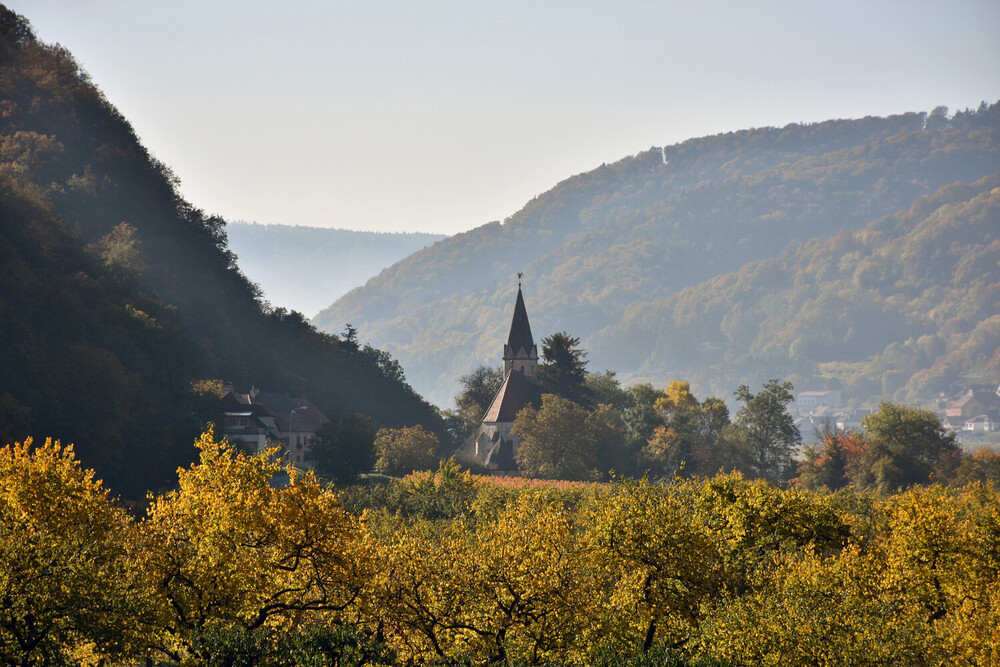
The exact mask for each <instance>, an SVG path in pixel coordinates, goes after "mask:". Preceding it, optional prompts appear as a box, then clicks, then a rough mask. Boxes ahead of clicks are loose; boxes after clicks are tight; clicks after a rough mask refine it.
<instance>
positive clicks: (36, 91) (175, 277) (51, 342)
mask: <svg viewBox="0 0 1000 667" xmlns="http://www.w3.org/2000/svg"><path fill="white" fill-rule="evenodd" d="M176 186H177V180H176V178H175V177H174V176H173V174H172V173H171V172H170V170H169V169H168V168H167V167H165V166H164V165H163V164H161V163H159V162H157V161H156V160H155V159H153V158H152V157H151V156H150V155H149V153H148V152H147V150H146V149H145V147H143V146H142V144H141V143H140V142H139V141H138V139H137V137H136V136H135V133H134V132H133V130H132V128H131V126H130V125H129V124H128V122H127V121H126V120H125V119H124V118H122V117H121V115H120V114H119V113H118V112H117V111H116V110H115V108H114V107H113V106H112V105H111V104H110V102H109V101H108V100H107V99H105V98H104V96H103V95H102V94H101V93H100V91H98V90H97V89H96V88H95V87H94V86H93V85H92V84H91V82H90V80H89V78H88V77H87V75H86V74H85V73H84V72H83V71H81V69H80V68H79V66H78V65H77V63H76V62H75V61H74V60H73V58H72V56H71V55H70V54H69V53H68V52H67V51H66V50H65V49H63V48H61V47H59V46H47V45H43V44H40V43H39V42H38V41H37V40H36V39H35V37H34V35H33V33H32V30H31V27H30V25H29V24H28V22H27V21H25V20H24V19H23V18H21V17H20V16H18V15H16V14H14V13H13V12H10V11H8V10H7V9H6V8H4V7H3V6H0V272H2V275H3V280H0V350H2V353H0V354H2V362H0V441H2V442H10V441H13V440H22V439H24V438H25V437H28V436H34V437H36V438H39V439H43V438H45V437H47V436H52V437H55V438H59V439H61V440H62V441H63V442H72V443H75V445H76V451H77V453H78V455H79V456H80V458H81V459H82V460H83V462H84V465H86V466H87V467H91V468H95V469H96V470H97V472H98V474H99V475H100V476H101V477H103V478H104V479H105V481H106V482H108V483H110V485H111V486H112V488H114V489H115V490H116V491H119V492H122V493H126V494H128V495H130V496H132V497H142V496H143V495H144V493H145V490H146V489H147V488H150V487H151V486H160V485H163V484H168V483H170V480H171V478H172V477H173V475H174V473H175V471H176V469H177V466H179V465H182V464H187V463H189V462H190V461H191V458H192V456H193V455H194V449H193V447H192V441H193V438H194V436H195V435H196V434H197V433H198V431H199V430H200V429H201V428H203V427H204V424H205V421H206V420H207V419H209V418H212V417H215V416H216V414H217V413H216V408H217V403H218V400H217V398H215V397H213V396H211V395H207V394H205V393H202V392H200V391H198V390H197V389H196V388H195V387H193V386H192V382H195V381H198V380H201V379H222V380H229V381H233V382H236V383H237V384H238V386H241V387H243V388H245V389H249V388H250V387H251V386H253V385H256V386H257V387H259V388H264V389H266V390H269V391H273V392H285V391H287V392H289V393H291V394H292V395H293V396H306V397H308V398H309V399H311V400H312V402H313V403H315V404H316V405H318V406H319V407H320V408H321V409H322V410H323V411H324V412H325V413H326V414H327V415H328V416H330V417H335V416H337V415H341V414H347V413H352V412H363V413H366V414H369V415H371V416H372V417H373V418H374V420H375V422H376V424H381V425H386V426H400V425H404V424H415V423H422V424H424V425H426V426H429V427H430V428H434V429H440V428H441V422H440V418H439V417H438V415H437V413H436V411H435V410H434V409H433V408H432V406H430V405H428V404H427V403H426V402H424V401H423V400H422V399H421V398H420V397H419V396H417V395H416V394H415V393H414V392H413V390H412V389H411V388H410V387H409V386H408V385H406V384H405V382H403V381H402V378H401V373H400V369H399V367H398V365H397V364H395V363H394V362H393V360H392V359H390V358H389V357H388V356H387V355H385V354H384V353H383V352H380V351H378V350H374V349H372V348H370V347H368V348H366V347H361V348H359V346H358V345H357V343H356V342H354V341H341V340H339V339H337V338H336V337H334V336H330V335H327V334H323V333H320V332H318V331H317V330H316V329H315V328H314V327H313V326H312V325H310V324H309V323H308V322H307V321H305V320H304V319H303V318H302V317H301V316H299V315H297V314H295V313H289V312H288V311H287V310H285V309H281V308H272V307H270V306H269V305H268V304H266V303H265V302H264V300H263V299H262V297H261V295H260V293H259V291H258V290H257V288H256V287H255V286H254V285H253V284H252V283H251V282H250V281H249V280H248V279H247V278H246V277H245V276H244V275H243V273H242V272H241V271H240V269H239V267H238V266H237V264H236V257H235V255H234V254H233V253H232V252H231V251H230V250H229V248H228V247H227V241H226V225H225V221H223V220H221V219H220V218H217V217H211V216H206V215H205V214H204V213H203V212H202V211H200V210H198V209H195V208H193V207H192V206H191V205H190V204H188V203H187V202H185V201H184V200H183V199H182V198H181V197H180V196H179V195H178V192H177V187H176ZM123 223H124V224H123Z"/></svg>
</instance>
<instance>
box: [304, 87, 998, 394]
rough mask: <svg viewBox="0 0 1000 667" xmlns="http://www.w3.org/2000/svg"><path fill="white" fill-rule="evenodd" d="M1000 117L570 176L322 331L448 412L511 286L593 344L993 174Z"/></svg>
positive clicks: (891, 121) (755, 146) (371, 292)
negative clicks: (369, 349)
mask: <svg viewBox="0 0 1000 667" xmlns="http://www.w3.org/2000/svg"><path fill="white" fill-rule="evenodd" d="M998 118H1000V107H998V105H986V104H983V105H981V107H980V109H978V110H976V111H965V112H959V113H956V114H955V115H954V116H951V117H948V116H947V113H946V111H944V110H943V109H941V108H938V109H935V110H934V111H932V112H931V113H930V114H926V113H914V112H911V113H906V114H901V115H898V116H890V117H887V118H872V117H867V118H863V119H859V120H853V121H852V120H837V121H827V122H825V123H818V124H813V125H789V126H786V127H784V128H780V129H778V128H763V129H758V130H744V131H740V132H736V133H727V134H721V135H715V136H712V137H705V138H701V139H691V140H688V141H685V142H682V143H680V144H677V145H675V146H670V147H665V148H663V149H662V150H661V149H656V148H653V149H651V150H649V151H645V152H643V153H639V154H638V155H636V156H632V157H627V158H624V159H622V160H620V161H618V162H616V163H613V164H610V165H608V164H605V165H602V166H601V167H598V168H597V169H595V170H592V171H590V172H587V173H585V174H579V175H577V176H573V177H570V178H568V179H565V180H564V181H562V182H560V183H559V184H558V185H557V186H555V187H554V188H552V189H551V190H549V191H547V192H546V193H543V194H541V195H539V196H537V197H535V198H534V199H532V201H530V202H528V203H527V204H526V205H525V207H523V208H522V209H521V210H520V211H518V212H517V213H515V214H514V215H512V216H511V217H509V218H507V219H506V220H505V221H504V222H503V223H502V224H501V223H489V224H487V225H484V226H483V227H480V228H477V229H475V230H471V231H469V232H466V233H465V234H462V235H456V236H455V237H452V238H450V239H448V240H446V241H444V242H442V243H439V244H437V245H436V246H433V247H432V248H428V249H425V250H423V251H420V252H418V253H416V254H414V255H412V256H410V257H408V258H406V259H405V260H403V261H402V262H400V263H398V264H396V265H394V266H393V267H390V268H389V269H387V270H386V271H385V272H383V273H382V274H381V275H380V276H378V277H377V278H375V279H373V280H372V281H370V282H369V283H368V284H367V285H365V286H364V287H363V288H359V289H357V290H354V291H352V292H351V293H349V294H347V295H345V297H343V298H342V299H340V300H339V301H338V302H337V303H335V304H333V305H332V306H331V307H330V308H327V309H325V310H324V311H323V312H321V313H320V314H319V315H317V317H316V318H314V322H315V323H316V324H317V325H318V326H320V327H321V328H323V329H326V330H335V328H336V326H338V324H337V323H338V320H339V321H350V322H352V324H354V325H355V326H357V327H358V329H359V331H361V332H362V334H363V335H365V336H366V337H369V338H370V339H371V340H372V341H373V343H374V344H376V345H379V346H381V347H383V348H385V349H387V350H389V351H390V353H392V354H393V355H394V356H397V357H398V358H399V359H400V361H401V363H403V364H404V366H405V367H406V368H407V372H408V376H409V377H410V378H411V379H412V380H413V381H414V385H415V386H417V387H419V388H420V390H421V391H423V392H425V395H427V396H429V397H431V399H432V400H434V401H436V402H438V404H441V405H446V404H448V402H449V401H450V397H451V396H452V395H453V394H454V389H455V380H456V378H458V377H459V376H460V375H461V374H463V373H465V372H468V370H469V369H470V368H471V367H474V366H475V365H476V364H478V363H494V359H493V357H495V356H496V352H495V351H494V350H495V349H498V348H496V347H495V345H497V344H498V341H499V340H500V338H501V337H502V329H503V320H504V316H505V313H504V311H505V309H506V305H505V304H506V303H507V302H508V301H509V300H510V299H511V298H512V293H513V284H514V280H513V276H514V274H515V273H517V272H519V271H520V272H523V273H524V274H525V276H526V292H525V295H526V299H527V300H528V310H529V314H530V315H531V317H532V321H533V326H535V322H536V321H537V322H538V325H537V329H538V331H540V332H552V331H558V330H568V331H570V332H571V333H572V334H574V335H577V336H580V337H581V338H582V339H583V342H584V346H585V347H588V345H589V340H588V339H589V337H590V336H591V335H593V334H594V333H595V332H596V331H598V330H599V329H602V328H604V327H605V326H607V324H608V323H610V322H614V321H617V320H618V319H620V317H621V316H622V315H623V313H624V309H625V305H626V304H627V303H629V302H631V301H649V300H650V298H651V297H655V298H663V297H667V296H669V295H670V294H672V293H674V292H676V291H677V290H679V289H683V288H685V287H690V286H692V285H697V284H699V283H701V282H704V281H705V280H708V279H710V278H712V277H713V276H715V275H719V274H722V273H726V272H729V271H732V270H734V269H735V268H737V267H739V266H741V265H743V264H745V263H747V262H751V261H756V260H758V259H763V258H766V257H770V256H774V255H777V254H778V253H779V252H780V251H781V250H782V249H783V248H784V247H785V246H786V245H787V244H788V243H790V242H792V241H797V242H800V243H802V242H805V241H808V240H809V239H811V238H813V237H820V238H822V237H827V236H831V235H833V234H835V233H836V232H837V231H838V230H839V229H841V228H846V229H849V230H856V229H860V228H861V227H863V226H864V225H866V224H868V223H869V222H871V221H872V220H875V219H877V218H880V217H882V216H884V215H889V214H892V213H894V212H896V211H899V210H903V209H906V208H908V207H909V206H910V205H911V204H912V203H913V202H914V201H915V200H916V199H918V198H919V197H921V196H923V195H928V194H931V193H933V192H934V191H936V190H937V189H938V188H940V187H942V186H944V185H947V184H949V183H952V182H955V181H975V180H977V179H979V178H981V177H983V176H984V175H986V174H988V173H992V172H993V171H996V170H997V169H998V168H1000V156H998V147H997V145H998V141H997V136H998V128H1000V122H998ZM664 156H666V160H667V163H666V164H664V160H663V158H664ZM340 326H342V324H341V325H340ZM432 327H433V330H434V335H433V336H431V335H430V334H429V333H427V332H428V330H429V329H431V328H432ZM602 357H603V352H600V351H597V352H595V353H592V354H591V357H590V358H591V362H592V363H591V365H592V367H594V368H611V369H613V370H617V371H618V372H619V373H620V374H621V375H622V377H624V378H628V377H637V373H636V371H637V369H636V368H622V367H615V365H613V364H610V363H607V361H606V360H605V359H604V358H602ZM655 379H656V380H657V381H663V380H665V379H669V378H655Z"/></svg>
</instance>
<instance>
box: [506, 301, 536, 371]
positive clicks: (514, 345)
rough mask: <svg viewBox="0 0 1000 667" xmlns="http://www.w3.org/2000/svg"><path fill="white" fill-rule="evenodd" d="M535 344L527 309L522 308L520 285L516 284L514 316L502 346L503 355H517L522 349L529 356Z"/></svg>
mask: <svg viewBox="0 0 1000 667" xmlns="http://www.w3.org/2000/svg"><path fill="white" fill-rule="evenodd" d="M534 346H535V341H534V339H533V338H532V337H531V325H530V324H528V311H527V310H525V308H524V297H523V296H521V286H520V285H518V286H517V301H516V302H515V303H514V317H513V318H512V319H511V322H510V334H509V335H508V336H507V345H506V347H504V357H505V358H506V357H507V356H508V355H510V356H512V357H513V356H517V355H518V353H519V352H520V351H521V350H522V349H523V350H524V351H525V352H526V353H527V354H528V355H529V356H530V355H531V350H532V348H533V347H534Z"/></svg>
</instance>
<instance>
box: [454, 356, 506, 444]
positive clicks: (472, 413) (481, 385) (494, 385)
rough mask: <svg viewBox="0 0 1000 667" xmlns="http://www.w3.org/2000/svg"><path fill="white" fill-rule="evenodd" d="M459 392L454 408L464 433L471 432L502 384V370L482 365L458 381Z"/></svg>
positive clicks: (477, 424)
mask: <svg viewBox="0 0 1000 667" xmlns="http://www.w3.org/2000/svg"><path fill="white" fill-rule="evenodd" d="M458 382H459V384H460V385H461V390H460V391H459V393H458V394H457V395H456V396H455V407H456V408H457V411H458V416H459V418H460V419H461V420H462V424H463V425H464V428H465V430H466V432H472V431H473V430H474V429H475V428H476V427H477V426H479V423H480V422H481V421H482V419H483V415H484V414H486V410H487V409H488V408H489V407H490V402H492V401H493V397H494V396H496V394H497V392H498V391H499V390H500V385H501V384H503V369H502V368H495V367H491V366H486V365H485V364H482V365H480V366H478V367H477V368H476V369H475V370H474V371H472V372H471V373H466V374H465V375H463V376H462V377H461V378H459V380H458Z"/></svg>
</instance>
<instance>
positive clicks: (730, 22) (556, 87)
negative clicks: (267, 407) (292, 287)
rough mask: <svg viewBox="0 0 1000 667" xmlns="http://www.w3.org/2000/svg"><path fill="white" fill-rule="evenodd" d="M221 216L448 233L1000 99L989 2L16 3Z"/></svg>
mask: <svg viewBox="0 0 1000 667" xmlns="http://www.w3.org/2000/svg"><path fill="white" fill-rule="evenodd" d="M6 4H7V6H8V7H9V8H10V9H13V10H14V11H17V12H19V13H21V14H23V15H25V16H26V17H27V18H28V19H29V20H30V21H31V23H32V25H33V26H34V28H35V32H36V34H37V35H38V37H39V38H40V39H41V40H42V41H44V42H48V43H54V42H58V43H60V44H62V45H63V46H65V47H66V48H68V49H69V50H70V51H72V52H73V54H74V55H75V56H76V58H77V60H78V61H79V62H80V63H81V64H82V65H83V67H84V68H85V69H86V70H87V71H88V72H89V73H90V75H91V77H92V79H93V80H94V82H95V83H96V84H97V85H98V86H99V87H100V88H101V89H102V90H103V91H104V93H105V95H106V96H107V97H108V99H109V100H110V101H111V102H112V103H113V104H114V105H115V106H117V107H118V109H119V110H120V111H121V113H122V114H123V115H124V116H125V117H126V118H127V119H128V120H129V121H130V122H131V123H132V125H133V127H134V128H135V130H136V132H137V133H138V135H139V137H140V139H141V140H142V142H143V144H144V145H145V146H146V147H147V148H148V149H149V151H150V152H151V153H152V154H153V155H155V156H156V157H157V158H159V159H160V160H161V161H163V162H164V163H165V164H167V165H168V166H169V167H171V168H172V169H173V170H174V172H175V173H176V174H177V176H178V177H179V178H180V179H181V191H182V193H183V194H184V196H185V197H186V198H187V199H188V201H190V202H191V203H192V204H194V205H195V206H197V207H199V208H202V209H204V210H205V211H206V212H207V213H215V214H219V215H222V216H223V217H225V218H226V219H229V220H237V219H243V220H248V221H257V222H261V223H271V224H273V223H280V224H289V225H293V224H300V225H309V226H316V227H341V228H347V229H363V230H375V231H426V232H438V233H445V234H453V233H456V232H459V231H463V230H467V229H471V228H473V227H476V226H479V225H481V224H484V223H486V222H489V221H492V220H503V219H504V218H506V217H507V216H509V215H511V214H513V213H514V212H516V211H517V210H518V209H519V208H521V206H522V205H524V204H525V203H526V202H527V201H528V200H530V199H531V198H532V197H533V196H535V195H537V194H540V193H542V192H544V191H546V190H548V189H550V188H551V187H552V186H554V185H555V184H556V183H557V182H559V181H561V180H563V179H565V178H567V177H569V176H571V175H573V174H577V173H580V172H583V171H588V170H590V169H593V168H595V167H597V166H599V165H600V164H601V163H602V162H614V161H617V160H618V159H620V158H622V157H625V156H627V155H632V154H635V153H637V152H640V151H643V150H646V149H648V148H650V147H651V146H662V145H670V144H673V143H677V142H680V141H683V140H685V139H689V138H692V137H699V136H704V135H707V134H715V133H718V132H726V131H735V130H740V129H746V128H750V127H762V126H767V125H771V126H783V125H786V124H788V123H793V122H816V121H822V120H827V119H830V118H855V117H861V116H866V115H878V116H883V115H889V114H894V113H902V112H906V111H930V110H931V109H933V108H934V107H936V106H938V105H946V106H948V107H949V108H950V109H951V110H952V111H955V110H960V109H965V108H967V107H971V108H975V107H977V106H978V105H979V103H980V102H981V101H984V100H985V101H987V102H995V101H997V100H1000V2H997V1H996V0H981V1H975V2H973V1H963V0H949V1H948V2H944V1H942V0H934V1H931V2H927V1H924V0H905V1H899V0H849V1H842V2H831V1H826V2H806V1H805V0H797V1H790V2H784V1H759V2H748V1H747V0H735V1H726V2H718V1H712V0H703V1H700V2H695V1H692V2H669V1H660V2H626V1H624V0H619V1H618V2H611V1H607V2H591V1H587V0H575V1H573V2H546V1H545V0H530V1H527V2H522V1H520V0H504V1H503V2H477V1H475V0H454V1H451V0H448V1H439V0H420V1H413V2H383V1H380V0H352V1H351V2H339V1H333V0H286V1H284V2H276V1H273V0H271V1H268V2H260V1H248V0H197V1H195V0H169V1H164V0H86V1H85V2H83V1H81V0H7V1H6Z"/></svg>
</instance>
